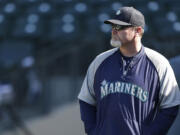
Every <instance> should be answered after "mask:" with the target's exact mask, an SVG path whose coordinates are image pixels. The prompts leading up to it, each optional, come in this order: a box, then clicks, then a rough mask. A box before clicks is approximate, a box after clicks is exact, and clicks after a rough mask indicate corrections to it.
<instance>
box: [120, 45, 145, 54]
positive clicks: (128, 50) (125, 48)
mask: <svg viewBox="0 0 180 135" xmlns="http://www.w3.org/2000/svg"><path fill="white" fill-rule="evenodd" d="M141 47H142V44H141V42H138V43H136V44H122V46H121V47H120V51H121V53H122V54H123V55H124V56H126V57H133V56H135V55H136V54H137V53H138V52H139V51H140V50H141Z"/></svg>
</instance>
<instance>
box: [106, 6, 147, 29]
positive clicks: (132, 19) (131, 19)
mask: <svg viewBox="0 0 180 135" xmlns="http://www.w3.org/2000/svg"><path fill="white" fill-rule="evenodd" d="M104 23H105V24H118V25H123V26H131V25H132V26H141V27H142V28H144V27H145V19H144V15H143V14H142V13H141V12H140V11H139V10H137V9H135V8H133V7H121V8H120V9H119V10H118V11H117V12H116V15H115V17H114V18H113V19H109V20H106V21H104Z"/></svg>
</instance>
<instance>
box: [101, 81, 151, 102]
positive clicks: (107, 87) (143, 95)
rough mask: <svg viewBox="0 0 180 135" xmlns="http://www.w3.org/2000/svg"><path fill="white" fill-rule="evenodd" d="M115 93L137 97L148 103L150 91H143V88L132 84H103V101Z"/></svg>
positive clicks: (104, 82) (118, 82)
mask: <svg viewBox="0 0 180 135" xmlns="http://www.w3.org/2000/svg"><path fill="white" fill-rule="evenodd" d="M113 93H124V94H129V95H132V96H135V97H137V98H138V99H140V100H141V101H143V102H146V101H147V99H148V94H149V93H148V91H146V90H143V89H142V88H141V87H138V86H137V85H134V84H131V83H124V82H120V81H117V82H114V83H113V82H112V83H109V82H107V81H106V80H104V81H102V83H101V99H103V98H104V97H105V96H107V95H109V94H113Z"/></svg>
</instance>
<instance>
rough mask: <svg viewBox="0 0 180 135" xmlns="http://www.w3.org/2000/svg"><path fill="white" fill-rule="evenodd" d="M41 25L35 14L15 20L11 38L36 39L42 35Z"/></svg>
mask: <svg viewBox="0 0 180 135" xmlns="http://www.w3.org/2000/svg"><path fill="white" fill-rule="evenodd" d="M43 30H44V29H43V23H42V21H40V18H39V16H38V15H36V14H30V15H28V16H25V17H20V18H18V19H17V20H16V23H15V26H14V29H13V32H12V36H13V37H16V38H23V37H29V38H37V37H40V36H41V35H42V33H43Z"/></svg>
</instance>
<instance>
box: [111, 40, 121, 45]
mask: <svg viewBox="0 0 180 135" xmlns="http://www.w3.org/2000/svg"><path fill="white" fill-rule="evenodd" d="M110 44H111V46H112V47H121V45H122V43H121V41H119V40H113V39H111V41H110Z"/></svg>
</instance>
